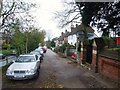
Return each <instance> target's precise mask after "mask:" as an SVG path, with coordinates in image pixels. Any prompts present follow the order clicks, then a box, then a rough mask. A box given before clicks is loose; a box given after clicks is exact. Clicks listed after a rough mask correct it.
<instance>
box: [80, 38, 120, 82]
mask: <svg viewBox="0 0 120 90" xmlns="http://www.w3.org/2000/svg"><path fill="white" fill-rule="evenodd" d="M101 43H102V42H101ZM83 48H84V46H83V43H82V42H81V58H80V61H81V62H83V59H84V55H83V54H85V51H84V50H85V49H83ZM118 54H119V53H118ZM118 56H120V55H118ZM119 59H120V58H119V57H118V58H117V59H113V58H110V57H106V55H100V53H98V46H97V44H96V42H95V40H94V42H93V50H92V63H91V64H90V68H91V70H92V71H94V72H98V73H100V74H102V75H104V76H107V77H109V78H111V79H113V80H120V60H119ZM84 61H85V60H84Z"/></svg>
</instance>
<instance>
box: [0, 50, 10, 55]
mask: <svg viewBox="0 0 120 90" xmlns="http://www.w3.org/2000/svg"><path fill="white" fill-rule="evenodd" d="M0 53H2V54H4V55H11V54H12V50H1V51H0Z"/></svg>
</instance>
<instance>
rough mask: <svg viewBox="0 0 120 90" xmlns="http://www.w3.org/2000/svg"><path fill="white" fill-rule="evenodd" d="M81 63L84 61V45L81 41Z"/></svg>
mask: <svg viewBox="0 0 120 90" xmlns="http://www.w3.org/2000/svg"><path fill="white" fill-rule="evenodd" d="M80 56H81V59H80V60H81V63H82V64H84V63H85V59H86V57H85V56H86V46H85V45H84V43H83V42H81V55H80Z"/></svg>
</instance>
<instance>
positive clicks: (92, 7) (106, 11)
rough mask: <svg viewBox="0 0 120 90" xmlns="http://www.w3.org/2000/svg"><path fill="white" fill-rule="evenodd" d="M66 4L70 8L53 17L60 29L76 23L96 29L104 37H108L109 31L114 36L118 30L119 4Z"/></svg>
mask: <svg viewBox="0 0 120 90" xmlns="http://www.w3.org/2000/svg"><path fill="white" fill-rule="evenodd" d="M66 4H67V5H68V6H69V7H70V8H68V9H65V10H63V11H62V12H57V13H56V17H55V18H57V19H58V21H59V23H60V26H61V27H64V26H65V25H68V24H69V23H71V22H76V21H78V22H79V23H83V24H84V25H90V26H93V27H97V29H98V32H100V31H102V32H103V35H104V36H108V35H109V32H110V31H114V32H115V34H116V33H117V32H118V30H119V28H120V25H119V24H120V21H119V18H120V2H70V3H66ZM71 7H72V8H71ZM73 14H74V16H73ZM70 16H73V18H70ZM61 18H62V19H61ZM60 19H61V20H60Z"/></svg>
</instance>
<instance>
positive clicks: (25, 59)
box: [6, 54, 40, 80]
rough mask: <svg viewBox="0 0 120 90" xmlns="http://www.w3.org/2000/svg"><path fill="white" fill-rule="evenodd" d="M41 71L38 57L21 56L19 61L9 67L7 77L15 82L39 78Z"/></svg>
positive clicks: (30, 55)
mask: <svg viewBox="0 0 120 90" xmlns="http://www.w3.org/2000/svg"><path fill="white" fill-rule="evenodd" d="M39 69H40V60H39V58H38V56H37V55H32V54H25V55H20V56H19V57H18V58H17V60H16V61H15V62H14V63H12V64H11V65H10V66H9V67H8V69H7V71H6V76H7V78H8V79H14V80H24V79H30V78H37V77H38V76H39Z"/></svg>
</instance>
